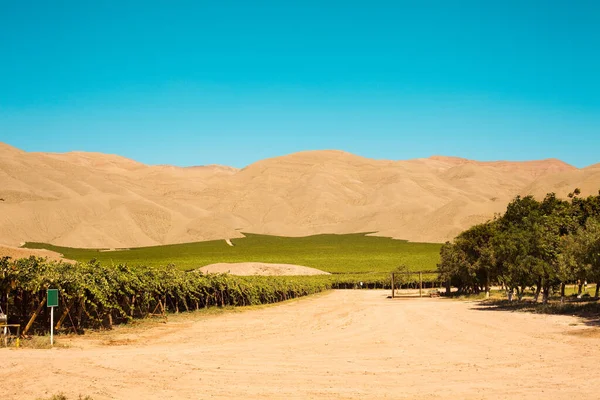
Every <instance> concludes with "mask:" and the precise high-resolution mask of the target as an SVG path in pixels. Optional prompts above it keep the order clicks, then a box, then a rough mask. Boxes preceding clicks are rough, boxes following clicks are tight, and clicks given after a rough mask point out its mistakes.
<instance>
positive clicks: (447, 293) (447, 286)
mask: <svg viewBox="0 0 600 400" xmlns="http://www.w3.org/2000/svg"><path fill="white" fill-rule="evenodd" d="M597 289H598V287H596V290H597ZM451 291H452V288H451V287H450V279H448V280H447V281H446V295H447V296H450V293H451ZM596 293H597V292H596ZM596 297H598V295H596Z"/></svg>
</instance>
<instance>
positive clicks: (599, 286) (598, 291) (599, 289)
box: [594, 282, 600, 298]
mask: <svg viewBox="0 0 600 400" xmlns="http://www.w3.org/2000/svg"><path fill="white" fill-rule="evenodd" d="M599 294H600V282H596V294H594V297H595V298H598V295H599Z"/></svg>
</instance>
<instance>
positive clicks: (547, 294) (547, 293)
mask: <svg viewBox="0 0 600 400" xmlns="http://www.w3.org/2000/svg"><path fill="white" fill-rule="evenodd" d="M549 297H550V286H544V295H543V296H542V303H543V304H548V298H549Z"/></svg>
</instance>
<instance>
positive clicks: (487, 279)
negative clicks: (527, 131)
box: [485, 270, 490, 299]
mask: <svg viewBox="0 0 600 400" xmlns="http://www.w3.org/2000/svg"><path fill="white" fill-rule="evenodd" d="M485 298H486V299H489V298H490V271H489V270H486V271H485Z"/></svg>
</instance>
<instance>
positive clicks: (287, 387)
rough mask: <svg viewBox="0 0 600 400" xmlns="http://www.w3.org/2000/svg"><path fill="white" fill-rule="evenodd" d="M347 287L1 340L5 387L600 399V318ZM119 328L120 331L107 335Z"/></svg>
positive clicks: (226, 395) (107, 392)
mask: <svg viewBox="0 0 600 400" xmlns="http://www.w3.org/2000/svg"><path fill="white" fill-rule="evenodd" d="M387 294H388V293H387V292H383V291H373V290H362V291H357V290H355V291H352V290H345V291H333V292H330V293H327V294H324V295H319V296H315V297H311V298H306V299H301V300H298V301H293V302H288V303H284V304H281V305H276V306H272V307H265V308H260V309H253V310H248V311H244V312H230V313H225V314H223V315H219V316H210V317H206V316H205V317H192V318H188V319H181V320H178V321H175V322H169V323H168V324H166V325H164V324H162V325H160V326H154V327H151V328H147V329H140V328H135V329H131V328H128V329H122V330H119V332H117V333H111V334H110V335H102V334H97V335H89V336H88V337H86V338H78V339H75V340H74V341H72V343H71V346H72V347H70V348H66V349H53V350H29V349H20V350H8V349H2V350H0V360H1V368H0V382H1V384H2V389H1V390H2V394H1V398H2V399H7V400H8V399H34V398H36V397H41V396H48V395H50V394H53V393H58V392H61V391H62V392H64V393H65V394H67V395H69V396H73V397H77V396H78V395H79V394H84V395H90V396H91V397H92V398H94V399H109V398H115V399H126V400H133V399H209V398H219V399H386V398H387V399H403V398H407V399H412V398H419V399H431V398H444V399H447V398H456V399H531V398H537V397H540V398H547V399H567V398H578V399H597V398H598V396H599V394H598V387H597V384H594V382H596V383H597V379H598V376H600V364H598V363H597V362H595V361H594V358H593V357H594V356H593V355H594V354H596V353H597V351H598V348H599V346H600V335H598V332H597V329H598V328H595V327H588V326H585V325H584V324H582V323H581V322H580V321H579V320H577V319H576V318H572V317H565V316H544V315H532V314H525V313H510V312H500V311H481V310H478V309H477V303H473V302H461V301H455V300H447V299H411V300H389V299H386V296H387ZM106 338H110V339H109V340H108V342H110V343H112V345H108V344H107V340H106Z"/></svg>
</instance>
